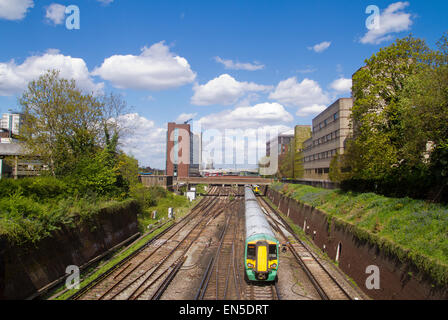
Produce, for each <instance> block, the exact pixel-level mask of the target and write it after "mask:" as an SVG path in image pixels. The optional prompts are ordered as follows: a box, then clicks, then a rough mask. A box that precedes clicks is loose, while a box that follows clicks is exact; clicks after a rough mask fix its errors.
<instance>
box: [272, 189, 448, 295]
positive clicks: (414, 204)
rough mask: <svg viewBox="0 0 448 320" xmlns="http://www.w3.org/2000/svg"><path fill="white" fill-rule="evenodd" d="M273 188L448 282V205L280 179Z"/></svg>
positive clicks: (441, 281)
mask: <svg viewBox="0 0 448 320" xmlns="http://www.w3.org/2000/svg"><path fill="white" fill-rule="evenodd" d="M271 188H272V189H273V190H276V191H279V192H281V193H282V194H284V195H286V196H288V197H289V198H292V199H295V200H297V201H299V202H301V203H304V204H307V205H309V206H311V207H313V208H316V209H319V210H320V211H322V212H324V213H325V214H326V215H327V219H328V223H329V225H330V226H331V225H332V224H336V225H339V226H341V227H343V228H346V229H349V230H350V232H351V233H353V234H354V235H356V237H358V238H359V239H362V240H366V241H368V242H369V243H371V244H373V245H376V246H378V248H380V250H381V251H383V252H386V253H388V254H391V255H393V256H395V257H397V258H398V259H399V260H400V261H402V262H406V263H409V262H411V263H412V264H413V265H415V266H416V267H417V269H418V270H420V271H422V272H424V273H425V274H428V275H429V276H430V277H431V278H432V279H433V280H434V281H435V282H436V283H437V285H440V286H444V287H446V286H448V236H447V235H448V207H447V206H444V205H441V204H434V203H428V202H425V201H421V200H414V199H410V198H401V199H399V198H387V197H384V196H380V195H376V194H374V193H353V192H342V191H340V190H326V189H320V188H314V187H310V186H303V185H284V184H274V185H272V187H271Z"/></svg>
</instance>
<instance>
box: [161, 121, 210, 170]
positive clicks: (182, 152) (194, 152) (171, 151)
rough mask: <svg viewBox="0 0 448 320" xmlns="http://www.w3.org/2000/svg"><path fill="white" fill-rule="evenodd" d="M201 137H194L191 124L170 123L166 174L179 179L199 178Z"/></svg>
mask: <svg viewBox="0 0 448 320" xmlns="http://www.w3.org/2000/svg"><path fill="white" fill-rule="evenodd" d="M201 140H202V139H201V135H194V134H193V133H192V132H191V131H190V125H189V124H177V123H174V122H170V123H168V131H167V152H166V174H167V175H168V176H174V177H179V178H185V177H191V176H199V175H200V173H199V165H200V162H201V161H202V159H201V158H202V157H201V155H200V153H201V149H202V141H201Z"/></svg>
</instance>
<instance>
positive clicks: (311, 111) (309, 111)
mask: <svg viewBox="0 0 448 320" xmlns="http://www.w3.org/2000/svg"><path fill="white" fill-rule="evenodd" d="M326 108H327V107H326V106H325V105H319V104H313V105H311V106H308V107H304V108H300V109H299V110H298V111H297V113H296V115H297V116H299V117H308V116H314V115H317V114H319V113H321V112H322V111H324V110H325V109H326Z"/></svg>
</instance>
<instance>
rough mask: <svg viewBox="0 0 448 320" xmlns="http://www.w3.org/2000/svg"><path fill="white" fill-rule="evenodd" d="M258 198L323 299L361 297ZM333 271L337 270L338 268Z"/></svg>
mask: <svg viewBox="0 0 448 320" xmlns="http://www.w3.org/2000/svg"><path fill="white" fill-rule="evenodd" d="M258 199H259V203H260V204H261V207H262V209H263V210H264V211H265V213H266V214H267V216H268V217H269V220H270V222H269V223H270V224H271V226H272V228H273V229H274V230H275V231H276V233H277V234H278V235H280V237H281V239H283V241H284V243H286V244H287V247H288V249H289V250H290V252H291V253H292V255H293V256H294V258H295V260H296V261H297V263H298V264H299V266H300V267H301V268H302V269H303V270H304V272H305V274H306V275H307V277H308V278H309V280H310V281H311V283H312V285H313V286H314V288H315V289H316V291H317V293H318V294H319V296H320V297H321V299H322V300H352V299H360V296H359V295H358V294H357V291H355V290H354V288H353V287H352V286H351V285H350V284H349V283H347V282H346V281H344V282H345V283H342V281H341V277H335V275H334V274H333V273H332V272H330V271H329V270H328V269H327V268H328V267H326V266H325V265H324V262H322V261H321V259H320V258H319V257H317V256H316V255H315V254H314V252H313V251H312V250H311V249H310V248H309V247H308V246H307V245H306V244H305V243H303V242H302V241H301V240H300V239H299V238H298V237H297V235H296V234H295V233H294V231H293V230H292V228H291V227H290V226H289V224H288V223H287V222H286V221H285V220H284V219H283V217H282V216H281V215H280V214H279V213H278V212H277V211H276V210H275V209H274V208H272V206H271V205H270V204H269V203H268V202H266V200H265V199H264V198H261V197H259V198H258ZM285 231H286V232H288V233H289V234H290V236H292V237H293V241H292V242H290V236H288V235H286V234H285ZM333 269H334V268H333ZM333 271H336V269H334V270H333Z"/></svg>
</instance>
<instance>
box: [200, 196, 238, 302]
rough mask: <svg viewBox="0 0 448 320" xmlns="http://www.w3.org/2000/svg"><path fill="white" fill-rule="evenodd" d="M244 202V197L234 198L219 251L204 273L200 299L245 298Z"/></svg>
mask: <svg viewBox="0 0 448 320" xmlns="http://www.w3.org/2000/svg"><path fill="white" fill-rule="evenodd" d="M241 205H242V202H241V201H240V200H237V201H233V203H232V205H231V206H229V210H228V211H227V212H226V215H225V226H224V228H223V230H222V232H221V235H220V237H219V243H218V246H217V250H216V253H215V255H214V256H212V258H211V259H210V262H209V264H208V267H207V269H206V272H205V273H204V276H203V278H202V281H201V284H200V287H199V289H198V291H197V293H196V297H195V298H196V300H231V299H233V300H240V299H241V293H242V289H241V268H240V265H239V263H240V261H241V259H240V256H239V252H240V251H241V250H240V247H241V241H240V240H241V236H240V235H241V234H240V232H239V231H240V224H241V219H242V218H241Z"/></svg>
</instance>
